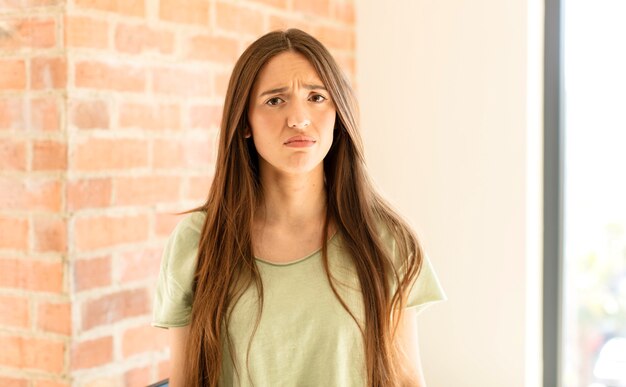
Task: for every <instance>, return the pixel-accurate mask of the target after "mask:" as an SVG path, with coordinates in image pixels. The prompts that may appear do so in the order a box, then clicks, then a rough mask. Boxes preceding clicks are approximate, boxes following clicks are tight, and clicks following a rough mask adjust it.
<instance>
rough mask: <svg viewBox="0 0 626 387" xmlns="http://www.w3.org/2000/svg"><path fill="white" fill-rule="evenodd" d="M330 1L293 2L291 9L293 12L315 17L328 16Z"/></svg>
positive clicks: (305, 0) (297, 0) (303, 0)
mask: <svg viewBox="0 0 626 387" xmlns="http://www.w3.org/2000/svg"><path fill="white" fill-rule="evenodd" d="M329 2H330V0H315V1H310V0H309V1H307V0H293V3H292V9H293V11H295V12H302V13H305V14H307V15H313V16H316V17H329V16H330V4H329Z"/></svg>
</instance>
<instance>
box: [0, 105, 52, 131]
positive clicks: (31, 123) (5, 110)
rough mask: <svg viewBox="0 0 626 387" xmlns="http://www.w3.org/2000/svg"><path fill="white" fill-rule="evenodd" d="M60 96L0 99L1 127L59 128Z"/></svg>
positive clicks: (26, 128)
mask: <svg viewBox="0 0 626 387" xmlns="http://www.w3.org/2000/svg"><path fill="white" fill-rule="evenodd" d="M58 98H59V97H57V96H47V97H43V98H33V99H30V98H7V99H0V129H11V130H29V131H31V130H32V131H56V130H59V112H58V106H57V103H58V100H59V99H58ZM27 117H28V119H26V118H27Z"/></svg>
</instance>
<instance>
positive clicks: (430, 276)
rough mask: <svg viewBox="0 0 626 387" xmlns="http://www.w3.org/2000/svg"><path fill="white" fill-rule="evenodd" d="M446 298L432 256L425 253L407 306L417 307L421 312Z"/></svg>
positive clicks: (418, 311)
mask: <svg viewBox="0 0 626 387" xmlns="http://www.w3.org/2000/svg"><path fill="white" fill-rule="evenodd" d="M445 300H447V297H446V294H445V292H444V291H443V288H442V287H441V283H440V282H439V278H438V277H437V274H436V273H435V270H434V269H433V266H432V263H431V262H430V258H429V257H428V255H427V254H424V255H423V259H422V268H421V269H420V272H419V274H418V276H417V278H416V279H415V282H413V285H412V287H411V290H410V291H409V296H408V298H407V303H406V308H416V311H417V313H420V312H421V311H423V310H424V309H426V308H427V307H428V306H430V305H432V304H434V303H437V302H440V301H445Z"/></svg>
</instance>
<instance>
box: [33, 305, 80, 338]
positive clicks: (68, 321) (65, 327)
mask: <svg viewBox="0 0 626 387" xmlns="http://www.w3.org/2000/svg"><path fill="white" fill-rule="evenodd" d="M37 327H38V328H39V329H41V330H44V331H46V332H54V333H60V334H64V335H69V334H70V333H71V332H72V316H71V304H70V303H69V302H62V303H55V302H40V303H39V307H38V308H37Z"/></svg>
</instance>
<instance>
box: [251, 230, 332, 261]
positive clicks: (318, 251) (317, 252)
mask: <svg viewBox="0 0 626 387" xmlns="http://www.w3.org/2000/svg"><path fill="white" fill-rule="evenodd" d="M338 233H339V230H336V231H335V233H334V234H333V235H332V236H331V237H330V238H329V239H328V240H327V241H326V244H327V245H328V244H330V242H331V241H332V240H333V239H335V236H336V235H337V234H338ZM321 251H322V248H321V247H320V248H319V249H317V250H315V251H314V252H312V253H310V254H308V255H307V256H305V257H303V258H299V259H296V260H295V261H290V262H285V263H278V262H270V261H266V260H264V259H261V258H258V257H256V256H255V257H254V259H255V260H257V261H258V262H263V263H265V264H267V265H271V266H291V265H295V264H297V263H300V262H303V261H306V260H307V259H309V258H311V257H314V256H316V255H317V254H319V253H320V252H321Z"/></svg>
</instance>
